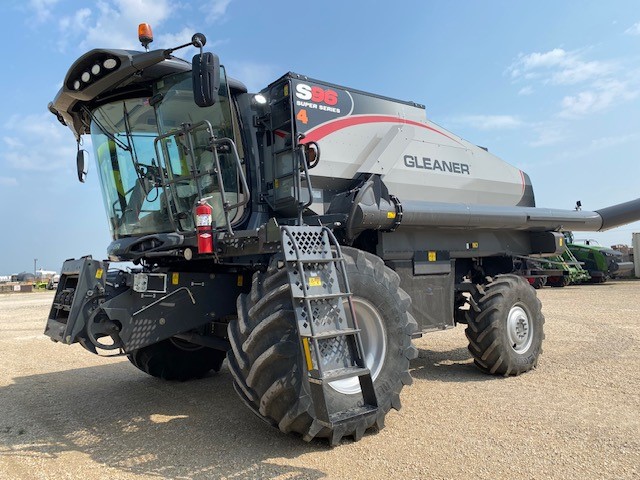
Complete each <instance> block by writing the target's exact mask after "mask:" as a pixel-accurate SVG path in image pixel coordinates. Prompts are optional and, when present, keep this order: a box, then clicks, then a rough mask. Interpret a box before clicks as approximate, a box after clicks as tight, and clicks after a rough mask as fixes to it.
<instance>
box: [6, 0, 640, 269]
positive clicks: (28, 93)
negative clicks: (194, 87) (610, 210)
mask: <svg viewBox="0 0 640 480" xmlns="http://www.w3.org/2000/svg"><path fill="white" fill-rule="evenodd" d="M393 5H394V6H393V8H390V7H389V4H383V3H377V2H364V1H359V2H356V1H353V2H345V1H341V2H337V1H327V2H322V3H321V2H315V3H313V4H312V3H311V2H295V1H281V2H279V1H269V2H266V1H258V0H255V1H241V0H208V1H198V2H191V1H188V0H181V1H175V0H174V1H170V0H101V1H97V2H78V1H71V0H30V1H25V0H20V1H15V0H9V1H4V2H3V16H2V28H1V29H0V41H1V44H2V45H3V47H4V52H3V67H2V72H3V75H2V77H1V79H0V82H1V85H2V92H3V95H2V107H1V108H0V125H1V127H2V130H1V133H0V219H2V227H0V229H1V230H0V232H1V233H0V275H3V274H5V275H6V274H10V273H16V272H19V271H23V270H27V271H30V270H32V269H33V259H34V258H38V266H39V267H43V268H45V269H51V270H59V268H60V266H61V264H62V262H63V261H64V259H66V258H70V257H79V256H81V255H86V254H92V255H93V256H94V257H97V258H103V257H104V255H105V252H106V247H107V245H108V244H109V242H110V237H109V232H108V228H107V221H106V215H105V212H104V208H103V205H102V197H101V194H100V192H99V188H98V184H97V179H96V173H95V168H93V165H91V167H92V168H90V172H89V178H88V180H87V183H86V184H84V185H83V184H80V183H78V182H77V180H76V179H75V171H74V170H75V143H74V139H73V136H72V134H71V133H70V131H69V130H68V129H66V128H65V127H63V126H61V125H60V124H58V122H57V121H56V120H55V119H54V117H53V116H52V115H51V114H49V113H48V111H47V104H48V102H49V101H51V100H52V99H53V98H54V96H55V94H56V92H57V91H58V88H59V87H60V85H61V82H62V80H63V78H64V75H65V73H66V71H67V69H68V68H69V66H70V65H71V64H72V63H73V61H74V60H75V59H76V58H77V57H78V56H80V55H81V54H82V53H84V52H85V51H87V50H89V49H91V48H94V47H113V48H139V46H138V42H137V25H138V23H140V22H143V21H146V22H149V23H150V24H151V25H152V27H153V29H154V34H155V38H156V41H155V42H154V43H153V44H152V48H153V47H156V48H159V47H168V46H175V45H177V44H180V43H185V42H187V41H188V40H189V39H190V37H191V35H192V33H194V32H196V31H201V32H203V33H205V35H207V37H208V39H209V43H208V45H207V48H208V49H209V50H212V51H214V52H216V53H217V54H218V55H219V56H220V59H221V62H222V63H223V64H224V65H225V66H226V67H227V71H228V73H229V75H231V76H234V77H236V78H238V79H240V80H242V81H244V82H245V84H247V85H248V86H249V88H250V89H252V90H259V89H260V88H262V87H263V86H265V85H267V84H268V83H269V82H271V81H273V80H275V79H276V78H277V77H279V76H280V75H282V74H283V73H285V72H287V71H295V72H297V73H302V74H305V75H308V76H311V77H315V78H318V79H322V80H327V81H330V82H333V83H338V84H342V85H346V86H349V87H353V88H358V89H361V90H365V91H371V92H375V93H379V94H382V95H387V96H391V97H396V98H400V99H406V100H413V101H416V102H419V103H423V104H425V105H426V106H427V114H428V116H429V117H430V118H431V120H433V121H435V122H436V123H438V124H440V125H442V126H444V127H445V128H447V129H449V130H451V131H453V132H455V133H457V134H459V135H461V136H463V137H464V138H466V139H468V140H469V141H471V142H474V143H476V144H479V145H483V146H486V147H488V148H489V150H490V151H491V152H493V153H495V154H497V155H499V156H500V157H502V158H503V159H505V160H506V161H508V162H510V163H511V164H513V165H515V166H517V167H519V168H521V169H523V170H524V171H526V172H527V173H528V174H529V175H530V176H531V179H532V182H533V185H534V191H535V193H536V199H537V203H538V206H543V207H556V208H568V209H570V208H572V207H573V206H574V204H575V201H576V200H581V201H582V204H583V206H584V208H585V209H586V210H594V209H598V208H601V207H604V206H608V205H610V204H614V203H618V202H622V201H626V200H630V199H632V198H636V197H638V196H640V189H639V188H638V187H637V186H638V179H639V178H640V108H639V107H640V9H639V8H638V3H637V1H634V0H627V1H612V2H602V1H601V0H600V1H580V2H557V1H547V0H539V1H536V2H513V1H492V2H478V1H470V0H469V1H462V0H460V1H457V2H450V1H413V2H412V1H406V2H397V3H395V4H393ZM189 54H190V53H189V52H187V55H189ZM632 231H640V224H639V223H636V224H633V225H631V226H626V227H622V228H619V229H615V230H612V231H610V232H605V233H599V234H594V233H585V234H579V235H578V236H579V237H583V238H584V237H588V238H596V239H598V240H599V241H600V242H601V243H603V244H606V245H610V244H614V243H626V244H630V243H631V232H632Z"/></svg>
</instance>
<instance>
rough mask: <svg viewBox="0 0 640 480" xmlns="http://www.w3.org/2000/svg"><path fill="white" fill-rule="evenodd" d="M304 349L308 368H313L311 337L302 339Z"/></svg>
mask: <svg viewBox="0 0 640 480" xmlns="http://www.w3.org/2000/svg"><path fill="white" fill-rule="evenodd" d="M302 349H303V350H304V358H305V359H306V360H307V370H309V371H311V370H313V361H312V360H311V349H310V348H309V339H308V338H306V337H304V338H303V339H302Z"/></svg>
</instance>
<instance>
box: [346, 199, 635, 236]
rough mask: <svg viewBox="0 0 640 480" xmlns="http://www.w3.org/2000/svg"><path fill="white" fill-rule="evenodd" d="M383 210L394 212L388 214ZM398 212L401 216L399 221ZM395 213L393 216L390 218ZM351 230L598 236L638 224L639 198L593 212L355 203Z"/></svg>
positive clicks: (400, 203) (448, 204)
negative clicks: (506, 231) (507, 231)
mask: <svg viewBox="0 0 640 480" xmlns="http://www.w3.org/2000/svg"><path fill="white" fill-rule="evenodd" d="M387 208H391V209H393V208H395V209H396V212H393V211H392V212H391V213H392V214H391V215H390V214H389V213H390V211H389V210H388V209H387ZM400 212H401V213H402V215H401V218H400V219H398V217H400ZM393 213H395V215H393ZM352 216H353V219H352V220H351V224H350V226H351V228H352V229H353V230H354V231H359V230H364V229H367V228H374V229H395V228H396V227H397V226H399V225H401V226H408V227H442V228H486V229H511V230H531V231H543V230H546V231H548V230H556V231H559V230H576V231H588V232H600V231H604V230H609V229H611V228H615V227H619V226H621V225H625V224H627V223H630V222H633V221H636V220H640V198H637V199H635V200H631V201H629V202H625V203H620V204H617V205H613V206H610V207H606V208H602V209H600V210H596V211H594V212H589V211H576V210H561V209H553V208H537V207H507V206H493V205H470V204H464V203H439V202H420V201H407V202H402V201H401V200H400V201H396V202H395V205H391V204H389V203H386V202H382V203H381V205H380V206H378V205H377V204H376V203H372V204H371V205H368V204H366V203H364V202H359V203H357V204H355V205H354V207H353V209H352Z"/></svg>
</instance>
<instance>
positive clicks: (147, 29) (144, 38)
mask: <svg viewBox="0 0 640 480" xmlns="http://www.w3.org/2000/svg"><path fill="white" fill-rule="evenodd" d="M138 40H140V43H141V44H142V46H143V47H144V48H145V49H146V50H149V44H150V43H151V42H153V31H152V30H151V25H149V24H148V23H141V24H140V25H138Z"/></svg>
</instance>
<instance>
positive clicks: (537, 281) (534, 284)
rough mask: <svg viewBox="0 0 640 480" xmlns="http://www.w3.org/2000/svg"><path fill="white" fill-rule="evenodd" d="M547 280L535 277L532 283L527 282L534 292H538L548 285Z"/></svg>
mask: <svg viewBox="0 0 640 480" xmlns="http://www.w3.org/2000/svg"><path fill="white" fill-rule="evenodd" d="M548 281H549V280H548V279H547V278H545V277H536V278H534V279H533V282H529V283H530V284H531V286H532V287H533V288H535V289H536V290H540V289H541V288H542V287H544V286H545V285H546V284H547V283H548Z"/></svg>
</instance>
